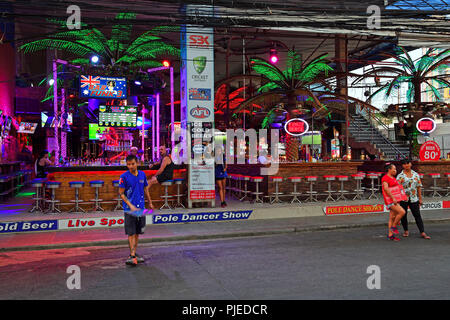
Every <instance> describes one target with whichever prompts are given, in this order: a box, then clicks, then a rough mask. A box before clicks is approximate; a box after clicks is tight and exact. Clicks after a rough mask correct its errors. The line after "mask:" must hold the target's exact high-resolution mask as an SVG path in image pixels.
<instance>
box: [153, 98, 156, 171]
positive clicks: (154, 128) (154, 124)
mask: <svg viewBox="0 0 450 320" xmlns="http://www.w3.org/2000/svg"><path fill="white" fill-rule="evenodd" d="M154 101H155V100H154V99H152V161H153V162H154V161H155V159H156V158H155V135H156V122H155V102H154Z"/></svg>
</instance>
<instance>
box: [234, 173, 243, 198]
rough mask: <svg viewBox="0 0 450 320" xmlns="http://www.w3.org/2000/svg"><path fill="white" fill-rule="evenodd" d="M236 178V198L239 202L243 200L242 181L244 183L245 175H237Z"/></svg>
mask: <svg viewBox="0 0 450 320" xmlns="http://www.w3.org/2000/svg"><path fill="white" fill-rule="evenodd" d="M235 178H236V184H237V186H236V188H235V196H236V198H237V199H238V200H240V199H241V198H242V181H243V175H242V174H237V175H235Z"/></svg>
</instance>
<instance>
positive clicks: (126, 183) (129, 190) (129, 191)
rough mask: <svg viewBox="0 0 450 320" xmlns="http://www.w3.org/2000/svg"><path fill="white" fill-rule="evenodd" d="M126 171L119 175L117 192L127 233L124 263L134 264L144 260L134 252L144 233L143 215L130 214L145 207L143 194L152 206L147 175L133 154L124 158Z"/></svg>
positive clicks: (151, 206) (151, 207)
mask: <svg viewBox="0 0 450 320" xmlns="http://www.w3.org/2000/svg"><path fill="white" fill-rule="evenodd" d="M126 161H127V168H128V171H127V172H125V173H123V174H122V175H121V176H120V180H119V193H120V197H121V198H122V201H123V211H124V214H125V234H127V235H128V244H129V246H130V256H129V257H128V259H127V261H126V264H128V265H132V266H136V265H137V263H138V262H144V258H142V257H141V256H139V255H137V254H136V249H137V245H138V240H139V235H140V234H143V233H144V229H145V224H146V221H145V216H139V217H137V216H135V215H132V214H130V213H131V212H133V211H139V210H144V209H145V199H144V194H145V196H146V197H147V199H148V203H149V207H150V209H154V208H153V204H152V199H151V198H150V193H149V191H148V183H147V177H146V176H145V173H144V172H143V171H139V170H138V169H137V165H138V160H137V158H136V156H135V155H129V156H128V157H127V159H126Z"/></svg>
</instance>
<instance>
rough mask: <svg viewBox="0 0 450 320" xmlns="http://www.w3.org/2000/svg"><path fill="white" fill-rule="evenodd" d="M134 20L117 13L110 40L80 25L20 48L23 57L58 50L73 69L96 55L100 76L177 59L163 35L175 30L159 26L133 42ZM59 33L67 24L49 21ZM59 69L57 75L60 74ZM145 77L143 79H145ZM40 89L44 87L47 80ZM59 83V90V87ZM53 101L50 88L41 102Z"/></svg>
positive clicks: (51, 88)
mask: <svg viewBox="0 0 450 320" xmlns="http://www.w3.org/2000/svg"><path fill="white" fill-rule="evenodd" d="M135 19H136V15H135V14H134V13H119V14H117V16H116V20H118V21H119V22H118V23H117V24H116V25H114V26H113V27H112V29H111V37H110V38H107V37H106V36H105V35H104V34H103V33H102V32H101V31H100V30H99V29H97V28H90V27H89V26H88V25H87V24H81V27H82V29H80V30H64V31H61V32H56V33H54V34H52V35H49V36H47V37H46V38H43V39H39V40H35V41H31V42H28V43H25V44H23V45H22V46H20V47H19V49H20V50H22V51H23V52H24V53H34V52H37V51H41V50H46V49H57V50H61V51H63V52H66V53H68V54H70V55H71V56H73V57H74V58H73V59H71V60H70V63H71V64H75V65H84V66H89V65H90V58H91V56H93V55H97V56H98V57H99V60H100V62H101V64H102V65H103V66H105V69H104V70H102V72H103V73H105V72H106V73H108V72H111V73H117V74H121V75H122V76H125V75H131V74H135V73H136V72H138V71H139V70H141V69H143V70H146V69H147V68H153V67H160V66H162V62H161V60H162V58H178V57H179V56H180V50H179V49H178V48H176V47H174V46H172V45H170V44H167V43H166V42H165V41H164V40H165V39H164V38H163V36H162V34H164V33H167V32H178V31H179V27H178V26H160V27H155V28H152V29H151V30H149V31H147V32H145V33H143V34H141V35H139V36H137V37H136V38H135V39H132V29H133V26H132V24H131V22H132V21H133V20H135ZM51 22H53V23H55V24H56V25H59V26H60V27H61V29H63V28H66V21H58V20H51ZM60 67H61V66H58V72H60V71H61V70H60ZM145 76H146V75H145V74H144V78H145ZM51 78H52V75H49V76H48V77H47V78H45V79H43V81H42V82H41V83H40V84H39V85H47V80H48V79H51ZM61 85H62V83H60V80H58V86H61ZM52 98H53V85H51V86H50V87H49V89H48V91H47V93H46V95H45V98H44V100H42V101H46V100H50V99H52Z"/></svg>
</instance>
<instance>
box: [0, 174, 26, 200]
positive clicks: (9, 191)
mask: <svg viewBox="0 0 450 320" xmlns="http://www.w3.org/2000/svg"><path fill="white" fill-rule="evenodd" d="M31 175H32V171H31V170H19V171H16V172H13V173H6V174H1V175H0V201H4V200H6V199H8V198H10V197H14V196H15V195H17V194H18V193H19V192H20V191H21V190H22V189H24V188H25V187H27V186H29V185H30V182H31Z"/></svg>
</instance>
